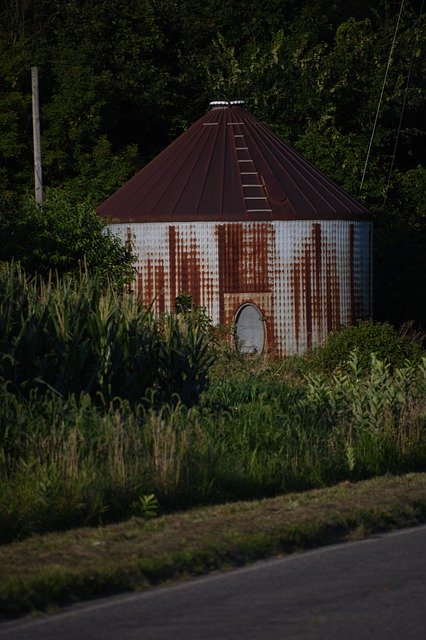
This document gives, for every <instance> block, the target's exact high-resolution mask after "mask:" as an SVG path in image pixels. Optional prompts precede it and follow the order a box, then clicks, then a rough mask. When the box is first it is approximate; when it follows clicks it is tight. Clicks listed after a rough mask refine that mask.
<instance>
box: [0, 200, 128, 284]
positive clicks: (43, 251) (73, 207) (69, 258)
mask: <svg viewBox="0 0 426 640" xmlns="http://www.w3.org/2000/svg"><path fill="white" fill-rule="evenodd" d="M0 235H1V237H2V243H1V245H0V260H3V261H11V260H15V261H19V262H20V263H21V265H22V266H23V267H24V269H25V270H26V271H27V272H29V273H38V274H40V275H43V276H48V275H49V273H50V272H54V273H58V274H59V275H62V274H65V273H74V274H78V273H79V271H81V269H86V268H87V269H88V271H89V273H90V274H91V275H93V276H95V277H97V278H98V279H99V280H100V281H101V282H105V281H106V280H109V281H110V282H113V283H115V284H117V285H118V286H122V285H124V284H126V283H130V282H131V281H132V279H133V272H134V270H133V262H134V258H133V256H132V253H131V250H130V247H128V246H127V245H123V244H122V243H121V241H120V240H119V239H118V238H117V237H116V236H114V235H113V233H112V232H111V231H110V230H109V229H107V228H105V226H104V224H103V222H102V221H101V219H100V218H99V216H98V215H97V214H96V212H95V211H94V210H93V209H92V207H91V205H90V203H89V202H88V201H87V200H86V201H82V202H77V203H76V202H73V201H72V200H71V199H70V198H69V196H67V194H66V193H63V192H61V191H60V190H53V189H47V190H46V192H45V200H44V202H43V204H41V205H37V204H36V203H35V202H34V200H33V198H30V197H26V198H24V199H23V202H22V203H21V204H20V206H17V207H16V208H15V209H12V208H11V207H9V208H6V207H3V208H2V209H1V210H0Z"/></svg>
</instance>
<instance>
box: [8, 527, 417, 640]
mask: <svg viewBox="0 0 426 640" xmlns="http://www.w3.org/2000/svg"><path fill="white" fill-rule="evenodd" d="M6 638H7V640H136V639H137V640H299V639H303V640H313V639H316V640H317V639H321V640H425V638H426V526H421V527H416V528H414V529H407V530H401V531H397V532H394V533H390V534H385V535H382V536H378V537H374V538H370V539H368V540H363V541H360V542H352V543H347V544H341V545H333V546H329V547H322V548H320V549H316V550H313V551H308V552H306V553H303V554H297V555H292V556H288V557H286V558H278V559H273V560H268V561H262V562H258V563H256V564H254V565H251V566H249V567H246V568H243V569H239V570H236V571H230V572H227V573H215V574H211V575H209V576H206V577H203V578H199V579H196V580H192V581H190V582H186V583H182V584H179V585H175V586H172V587H162V588H156V589H152V590H150V591H146V592H145V593H139V594H127V595H121V596H115V597H113V598H107V599H102V600H96V601H92V602H90V603H86V604H81V605H77V606H74V607H72V608H68V609H66V610H63V612H62V613H59V614H57V615H51V616H45V617H42V618H38V619H35V620H17V621H13V622H7V623H3V624H1V625H0V639H1V640H5V639H6Z"/></svg>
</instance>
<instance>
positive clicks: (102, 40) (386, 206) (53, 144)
mask: <svg viewBox="0 0 426 640" xmlns="http://www.w3.org/2000/svg"><path fill="white" fill-rule="evenodd" d="M400 8H401V2H400V0H371V2H368V3H365V2H359V1H358V0H299V1H298V2H296V1H295V0H256V1H253V0H244V1H243V0H232V1H231V0H225V1H224V0H204V1H203V2H201V1H200V0H191V1H189V0H180V1H179V2H177V0H128V1H127V2H123V1H122V0H98V1H97V2H93V1H92V0H91V1H90V2H89V0H3V2H2V4H1V7H0V194H1V199H2V201H3V206H6V207H8V208H10V207H12V208H15V210H16V207H18V208H20V207H21V208H22V206H23V205H22V204H21V199H22V197H23V196H26V195H27V194H28V193H30V192H31V190H32V184H33V177H32V128H31V95H30V67H31V65H38V66H39V68H40V78H41V107H42V113H41V126H42V155H43V171H44V181H45V184H47V185H49V187H50V188H52V189H60V190H64V189H65V190H66V191H67V192H68V193H69V194H70V198H71V200H72V201H73V202H79V201H80V202H83V201H85V202H87V201H88V202H90V203H91V204H92V205H96V204H98V203H99V202H100V201H101V200H102V199H104V198H105V197H107V196H108V195H110V194H111V193H112V192H113V191H114V190H116V189H117V188H118V187H119V186H120V185H121V184H123V182H124V181H125V180H126V179H128V178H129V177H130V176H131V175H132V174H133V173H134V172H135V171H136V170H137V169H139V168H141V167H142V166H143V165H144V164H145V163H146V162H148V161H149V160H150V159H151V158H152V157H153V156H154V155H156V154H157V153H158V152H159V151H160V150H161V149H162V148H164V147H165V146H166V145H167V144H168V143H169V142H170V141H171V140H172V139H173V138H175V137H176V136H177V135H178V134H179V133H181V132H182V131H183V130H184V129H185V128H187V127H188V126H189V125H190V124H191V123H192V122H193V121H194V120H195V119H196V118H198V117H199V116H200V115H201V114H202V113H204V111H205V109H206V108H207V107H208V103H209V101H210V100H213V99H224V98H225V99H226V98H229V99H232V98H244V99H246V101H247V106H248V108H249V109H250V110H251V111H252V112H253V114H254V115H255V116H256V117H257V118H260V119H261V120H263V121H264V122H265V123H266V124H267V125H269V126H270V127H272V128H273V129H274V131H275V132H276V133H277V134H278V135H280V136H281V137H283V138H284V139H285V140H287V141H288V142H290V143H291V144H293V145H294V146H295V147H296V148H297V149H298V150H299V151H301V152H302V153H303V154H304V155H305V156H307V157H308V158H309V159H310V160H311V161H312V162H313V163H314V164H316V165H317V166H318V167H319V168H321V169H322V170H323V171H325V172H326V173H327V174H328V175H330V177H332V178H334V179H335V180H336V181H337V182H338V183H339V184H340V185H341V186H343V187H344V188H346V189H347V190H348V191H349V192H350V193H352V194H353V195H354V196H355V197H357V198H359V199H360V200H361V201H363V202H364V203H365V204H366V205H367V206H368V207H369V208H370V209H371V210H372V211H373V213H374V214H375V216H376V222H375V224H376V232H375V242H376V247H375V301H376V317H377V318H378V319H390V320H392V321H393V322H395V323H398V322H401V321H403V320H404V319H409V318H412V319H415V320H417V321H422V319H423V318H424V317H425V316H426V313H425V311H426V310H425V306H424V305H425V302H424V298H425V297H424V295H422V292H423V291H424V290H425V289H426V282H425V266H424V265H425V261H424V259H423V251H424V239H425V213H424V205H423V202H424V191H425V189H424V187H425V171H424V167H423V166H422V157H421V149H422V143H423V141H422V137H421V136H422V129H423V119H424V97H423V94H422V80H423V76H422V55H421V52H422V48H424V46H423V45H424V35H423V33H424V31H423V30H422V29H421V27H422V21H423V16H422V15H420V8H421V2H420V1H419V0H406V1H405V2H404V5H403V10H402V13H401V19H400V23H399V28H398V33H397V37H396V42H395V48H394V51H393V56H392V60H391V64H390V67H389V73H388V77H387V82H386V86H385V88H384V93H383V101H382V105H381V110H380V113H379V117H378V121H377V128H376V133H375V136H374V139H373V141H372V147H371V154H370V160H369V164H368V167H367V171H366V174H365V182H364V186H363V189H362V191H360V182H361V176H362V173H363V169H364V162H365V158H366V154H367V148H368V146H369V141H370V135H371V131H372V127H373V122H374V119H375V114H376V109H377V104H378V99H379V95H380V93H381V89H382V83H383V78H384V75H385V69H386V66H387V64H388V58H389V53H390V49H391V44H392V40H393V37H394V33H395V27H396V24H397V20H398V14H399V12H400ZM408 77H409V83H408V85H407V79H408ZM403 105H405V108H404V112H403V114H402V120H401V127H400V132H399V136H398V145H397V148H396V154H395V157H394V158H393V155H394V148H395V142H396V137H397V131H398V128H399V122H400V116H401V113H402V108H403ZM391 167H392V172H391V174H390V169H391ZM389 174H390V175H389Z"/></svg>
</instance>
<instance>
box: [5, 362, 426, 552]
mask: <svg viewBox="0 0 426 640" xmlns="http://www.w3.org/2000/svg"><path fill="white" fill-rule="evenodd" d="M358 365H359V363H358V362H357V360H356V358H353V359H352V360H351V361H350V365H349V367H348V373H340V374H338V375H335V376H334V377H330V376H329V375H326V376H323V375H310V376H308V377H306V378H305V379H304V380H303V383H302V385H301V386H298V387H293V386H290V385H289V384H288V383H287V382H286V381H285V380H284V379H283V378H282V376H280V375H278V372H277V375H276V376H275V379H271V372H267V374H266V375H264V374H262V373H260V372H257V371H256V369H255V370H251V371H250V370H248V369H247V371H246V373H242V375H240V377H239V378H236V377H235V376H234V377H232V378H230V377H228V378H226V377H223V376H221V377H220V378H217V379H216V380H214V381H212V385H211V388H210V389H209V391H208V392H207V394H205V396H204V399H203V402H202V403H201V405H199V406H198V407H196V408H192V409H187V408H185V407H184V406H183V405H182V404H178V405H177V406H175V407H174V408H171V407H170V406H168V407H163V408H162V409H160V410H158V409H157V410H152V409H144V408H142V407H141V406H139V407H136V408H133V409H132V408H131V407H130V406H129V404H128V403H127V402H124V401H123V402H120V403H118V402H116V403H115V407H114V408H110V409H109V410H107V411H105V410H104V411H102V412H100V411H99V409H98V408H97V407H96V406H95V405H94V403H93V401H92V400H91V398H90V397H89V396H88V395H83V396H80V397H79V398H76V397H75V396H71V397H69V398H68V399H63V398H61V397H60V396H58V395H57V394H50V393H47V394H45V396H44V397H43V398H41V397H38V396H37V395H34V394H32V395H31V396H30V397H29V398H27V399H22V398H21V399H19V398H18V397H17V396H16V395H15V394H13V393H11V392H10V391H9V388H8V385H0V426H1V431H2V437H1V443H2V444H1V446H0V540H1V541H3V542H5V541H9V540H12V539H14V538H19V537H23V536H26V535H28V534H30V533H33V532H37V531H46V530H54V529H64V528H68V527H71V526H79V525H83V524H97V523H101V522H108V521H111V520H117V519H121V518H125V517H128V516H130V515H132V514H134V513H138V514H139V508H138V505H139V504H140V502H141V497H142V496H144V495H145V496H146V495H150V494H154V495H155V496H156V497H157V498H158V499H159V502H160V505H161V507H162V508H163V509H175V508H186V507H188V506H191V505H195V504H200V503H204V504H206V503H211V502H224V501H227V500H235V499H239V498H243V499H248V498H256V497H262V496H268V495H274V494H276V493H283V492H286V491H291V490H303V489H307V488H311V487H322V486H325V485H328V484H333V483H336V482H338V481H342V480H346V479H351V480H357V479H361V478H365V477H370V476H373V475H379V474H384V473H401V472H406V471H416V470H422V469H424V467H425V463H426V440H425V430H424V421H425V415H426V414H425V402H424V400H425V391H426V387H425V384H426V361H424V362H423V363H422V364H419V365H406V366H404V367H402V368H398V369H396V370H395V371H393V372H391V371H390V368H389V367H388V366H387V365H384V364H383V363H380V362H379V361H377V360H376V359H373V360H372V364H371V367H370V370H369V371H368V373H367V375H365V374H363V373H362V372H361V371H360V369H359V366H358ZM135 509H136V510H135Z"/></svg>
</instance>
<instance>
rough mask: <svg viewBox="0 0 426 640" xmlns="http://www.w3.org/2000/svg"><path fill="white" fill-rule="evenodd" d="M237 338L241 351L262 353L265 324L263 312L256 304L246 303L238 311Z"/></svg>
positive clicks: (238, 347)
mask: <svg viewBox="0 0 426 640" xmlns="http://www.w3.org/2000/svg"><path fill="white" fill-rule="evenodd" d="M235 339H236V342H237V349H238V351H239V352H240V353H262V351H263V347H264V345H265V325H264V322H263V316H262V313H261V312H260V311H259V309H258V308H257V307H255V306H254V304H245V305H244V306H242V307H241V308H240V310H239V311H238V312H237V318H236V322H235Z"/></svg>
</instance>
